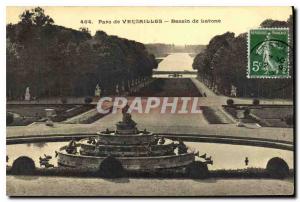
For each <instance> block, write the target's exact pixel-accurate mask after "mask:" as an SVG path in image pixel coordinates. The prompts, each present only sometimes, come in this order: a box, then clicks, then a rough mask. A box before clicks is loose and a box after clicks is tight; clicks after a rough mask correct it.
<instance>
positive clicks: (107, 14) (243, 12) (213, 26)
mask: <svg viewBox="0 0 300 202" xmlns="http://www.w3.org/2000/svg"><path fill="white" fill-rule="evenodd" d="M31 8H32V7H7V8H6V23H13V24H14V23H17V22H18V21H19V15H20V14H21V13H22V12H23V11H24V10H26V9H31ZM42 8H43V9H44V10H45V13H46V14H47V15H49V16H50V17H52V18H53V20H54V22H55V24H56V25H61V26H65V27H69V28H73V29H76V30H78V29H79V28H80V27H87V28H89V30H90V31H91V34H94V33H95V32H96V31H97V30H102V31H105V32H106V33H107V34H109V35H118V36H119V37H122V38H127V39H131V40H135V41H139V42H142V43H166V44H175V45H187V44H203V45H206V44H208V42H209V40H210V39H211V38H212V37H214V36H215V35H219V34H223V33H225V32H227V31H231V32H234V33H236V35H238V34H240V33H244V32H248V31H249V29H252V28H257V27H259V24H260V23H261V22H262V21H264V20H265V19H273V20H284V21H286V20H287V19H288V17H289V16H290V15H291V14H292V8H291V7H42ZM135 19H138V20H140V19H146V20H147V19H149V20H151V19H153V20H155V19H162V21H163V23H161V24H127V23H126V24H123V23H122V20H135ZM172 19H174V20H185V19H186V20H190V22H192V21H193V19H197V20H199V21H200V20H201V19H203V20H220V23H171V20H172ZM81 20H91V22H92V24H81ZM99 20H102V21H111V24H102V23H100V24H99V22H98V21H99ZM114 20H120V23H119V24H114V23H113V21H114Z"/></svg>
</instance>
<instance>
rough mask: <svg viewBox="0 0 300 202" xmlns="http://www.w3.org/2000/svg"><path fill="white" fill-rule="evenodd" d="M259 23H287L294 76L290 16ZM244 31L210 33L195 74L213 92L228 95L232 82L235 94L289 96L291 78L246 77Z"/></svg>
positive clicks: (284, 24)
mask: <svg viewBox="0 0 300 202" xmlns="http://www.w3.org/2000/svg"><path fill="white" fill-rule="evenodd" d="M260 27H288V28H289V32H290V33H289V34H290V55H289V56H290V58H289V62H290V75H291V77H292V78H293V53H292V52H293V50H292V47H293V46H292V44H293V17H292V16H290V17H289V19H288V20H287V21H274V20H271V19H267V20H265V21H263V22H262V23H261V24H260ZM247 62H248V61H247V34H246V33H243V34H240V35H238V36H235V34H234V33H232V32H227V33H224V34H222V35H218V36H215V37H213V38H212V39H211V40H210V42H209V44H208V45H207V46H206V48H205V49H204V50H203V51H202V52H201V53H200V54H198V55H197V56H196V57H195V59H194V63H193V68H194V69H197V70H198V77H199V79H201V80H202V81H203V82H204V83H205V84H206V85H207V86H209V87H210V88H212V89H213V90H214V91H215V92H218V93H221V94H224V95H228V96H229V95H230V93H231V88H232V85H233V86H235V87H237V96H241V97H265V98H292V97H293V79H292V78H290V79H248V78H247V77H246V75H247V65H248V64H247Z"/></svg>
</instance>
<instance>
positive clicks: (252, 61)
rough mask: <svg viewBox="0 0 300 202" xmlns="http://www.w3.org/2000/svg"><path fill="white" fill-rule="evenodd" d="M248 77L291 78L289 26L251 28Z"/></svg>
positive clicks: (249, 34)
mask: <svg viewBox="0 0 300 202" xmlns="http://www.w3.org/2000/svg"><path fill="white" fill-rule="evenodd" d="M247 77H248V78H290V75H289V30H288V28H260V29H251V30H250V31H249V33H248V72H247Z"/></svg>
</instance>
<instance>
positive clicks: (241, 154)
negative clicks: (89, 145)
mask: <svg viewBox="0 0 300 202" xmlns="http://www.w3.org/2000/svg"><path fill="white" fill-rule="evenodd" d="M67 144H68V142H48V143H31V144H13V145H7V155H8V157H9V161H8V163H7V165H10V166H11V165H12V163H13V161H14V160H15V159H17V158H18V157H20V156H28V157H30V158H32V159H33V160H34V161H35V164H36V166H37V167H39V157H40V156H41V157H43V156H44V154H47V155H51V156H52V159H51V160H50V162H49V163H51V164H54V165H55V166H57V159H56V158H55V150H59V148H61V147H63V146H66V145H67ZM185 144H186V145H187V146H189V147H190V148H192V149H195V150H197V151H199V154H200V155H202V154H204V153H206V154H207V156H212V160H213V165H208V168H209V169H210V170H217V169H243V168H249V167H256V168H266V165H267V162H268V160H270V159H271V158H273V157H280V158H282V159H283V160H285V161H286V162H287V164H288V166H289V168H291V169H293V168H294V166H293V164H294V163H293V152H292V151H288V150H280V149H272V148H264V147H254V146H244V145H230V144H218V143H200V142H185ZM78 150H79V149H78ZM245 157H248V159H249V164H248V166H246V165H245ZM197 158H198V157H197ZM197 158H196V159H197Z"/></svg>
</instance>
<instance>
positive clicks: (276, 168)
mask: <svg viewBox="0 0 300 202" xmlns="http://www.w3.org/2000/svg"><path fill="white" fill-rule="evenodd" d="M266 169H267V172H268V174H269V175H270V177H272V178H285V177H287V176H288V174H289V166H288V164H287V163H286V162H285V161H284V160H283V159H281V158H279V157H274V158H272V159H270V160H269V161H268V163H267V168H266Z"/></svg>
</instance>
